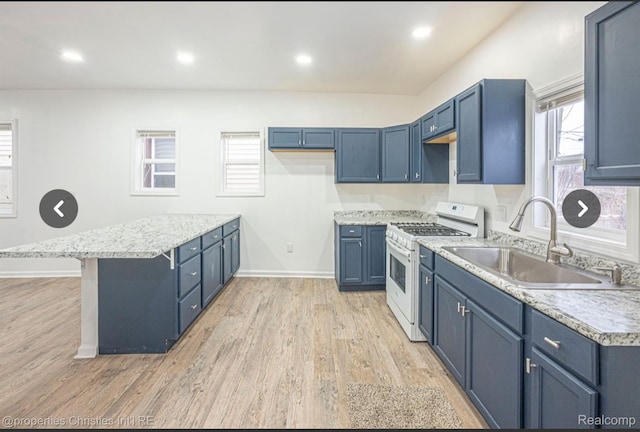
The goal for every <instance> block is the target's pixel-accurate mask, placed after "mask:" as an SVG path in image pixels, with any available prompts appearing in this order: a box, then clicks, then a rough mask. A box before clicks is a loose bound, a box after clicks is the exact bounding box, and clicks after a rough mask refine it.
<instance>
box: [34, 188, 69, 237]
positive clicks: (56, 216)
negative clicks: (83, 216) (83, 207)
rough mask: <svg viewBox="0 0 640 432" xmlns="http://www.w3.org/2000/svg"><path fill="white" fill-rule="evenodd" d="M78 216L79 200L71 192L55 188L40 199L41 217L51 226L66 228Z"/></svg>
mask: <svg viewBox="0 0 640 432" xmlns="http://www.w3.org/2000/svg"><path fill="white" fill-rule="evenodd" d="M76 216H78V202H77V201H76V199H75V197H74V196H73V195H72V194H71V192H69V191H66V190H64V189H54V190H52V191H49V192H47V193H46V194H45V195H44V196H43V197H42V199H41V200H40V217H41V218H42V220H43V221H44V223H46V224H47V225H49V226H50V227H53V228H64V227H67V226H69V225H71V224H72V223H73V221H74V220H76Z"/></svg>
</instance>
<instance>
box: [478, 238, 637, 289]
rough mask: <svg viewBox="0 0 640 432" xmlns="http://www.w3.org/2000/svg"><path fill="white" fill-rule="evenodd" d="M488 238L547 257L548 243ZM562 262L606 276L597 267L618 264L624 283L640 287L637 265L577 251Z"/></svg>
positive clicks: (520, 239)
mask: <svg viewBox="0 0 640 432" xmlns="http://www.w3.org/2000/svg"><path fill="white" fill-rule="evenodd" d="M487 238H488V239H489V240H493V241H495V242H497V243H500V244H504V245H508V246H513V247H516V248H520V249H524V250H526V251H527V252H530V253H532V254H535V255H540V256H543V257H545V256H547V243H542V242H538V241H534V240H529V239H524V238H522V237H516V236H512V235H509V234H505V233H502V232H498V231H493V230H489V233H488V235H487ZM562 261H563V262H565V263H567V264H569V265H573V266H576V267H579V268H581V269H584V270H589V271H593V272H595V273H599V274H605V275H610V274H609V273H607V272H603V271H600V270H595V267H612V266H613V265H614V264H618V265H619V266H620V269H621V270H622V282H623V283H627V284H631V285H638V286H640V266H637V265H635V266H634V265H630V264H624V263H619V262H615V261H613V260H611V259H609V258H603V257H599V256H596V255H588V254H585V253H582V252H577V251H574V253H573V256H572V257H570V258H562Z"/></svg>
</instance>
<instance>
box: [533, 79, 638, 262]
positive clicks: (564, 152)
mask: <svg viewBox="0 0 640 432" xmlns="http://www.w3.org/2000/svg"><path fill="white" fill-rule="evenodd" d="M582 88H583V86H582V81H581V77H580V81H579V82H576V78H574V80H573V83H570V84H567V85H565V86H564V87H563V88H560V89H558V86H556V87H555V90H554V91H551V92H547V93H546V94H543V95H540V93H544V92H539V93H538V98H537V100H536V114H535V120H534V130H535V145H534V149H535V151H534V158H533V159H534V176H535V178H534V182H533V185H534V186H533V187H534V191H533V193H534V195H542V196H546V197H547V198H549V199H550V200H551V201H553V202H554V204H555V207H556V210H557V216H558V230H559V231H560V232H561V233H563V235H564V236H565V237H567V238H571V243H572V244H573V245H575V246H577V247H582V248H583V249H588V250H590V251H593V252H596V253H600V254H603V255H608V256H613V255H615V256H616V257H623V258H627V259H629V260H633V261H636V260H637V245H635V244H634V243H635V242H633V241H632V238H633V237H631V235H632V234H633V232H628V229H627V228H628V227H629V226H630V224H632V221H631V220H630V219H629V218H630V217H632V218H633V217H634V216H632V215H631V214H629V213H628V211H627V210H628V208H630V206H631V205H637V191H635V192H634V191H632V190H631V188H627V187H622V186H618V187H608V186H585V185H584V169H583V164H584V96H583V90H582ZM576 189H586V190H589V191H591V192H593V193H594V194H595V195H596V196H597V197H598V199H599V200H600V205H601V211H600V217H599V219H598V220H597V221H596V223H595V224H594V225H592V226H590V227H588V228H582V229H581V228H575V227H573V226H571V225H569V224H568V223H567V222H566V221H565V220H564V218H563V216H562V202H563V200H564V198H565V197H566V196H567V194H568V193H569V192H571V191H573V190H576ZM631 213H632V214H635V212H631ZM549 224H550V220H549V212H548V211H547V210H546V208H544V207H543V206H540V207H538V208H536V209H535V210H534V218H533V228H534V232H535V231H536V230H537V231H538V234H539V235H540V236H541V237H544V238H545V239H547V240H548V229H549ZM636 225H637V223H636ZM631 231H633V229H631Z"/></svg>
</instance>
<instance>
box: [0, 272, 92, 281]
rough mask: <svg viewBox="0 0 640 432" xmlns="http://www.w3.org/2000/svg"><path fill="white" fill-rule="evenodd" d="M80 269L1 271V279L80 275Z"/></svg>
mask: <svg viewBox="0 0 640 432" xmlns="http://www.w3.org/2000/svg"><path fill="white" fill-rule="evenodd" d="M80 276H81V273H80V270H25V271H0V279H14V278H15V279H17V278H63V277H80Z"/></svg>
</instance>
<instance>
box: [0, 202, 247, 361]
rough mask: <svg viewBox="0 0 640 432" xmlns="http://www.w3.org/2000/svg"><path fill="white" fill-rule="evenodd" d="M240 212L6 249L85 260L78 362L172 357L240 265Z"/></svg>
mask: <svg viewBox="0 0 640 432" xmlns="http://www.w3.org/2000/svg"><path fill="white" fill-rule="evenodd" d="M239 222H240V215H237V214H167V215H160V216H152V217H147V218H143V219H138V220H135V221H131V222H127V223H123V224H117V225H111V226H108V227H104V228H99V229H94V230H88V231H84V232H80V233H76V234H72V235H68V236H63V237H58V238H53V239H49V240H45V241H41V242H35V243H30V244H26V245H21V246H16V247H12V248H7V249H3V250H0V258H77V259H79V260H80V261H81V296H82V298H81V341H80V347H79V348H78V353H77V355H76V358H93V357H95V356H96V355H97V354H98V353H100V354H103V353H104V354H106V353H136V352H166V351H167V350H168V349H169V348H170V347H171V346H172V345H173V343H175V341H176V340H177V339H178V338H179V337H180V336H181V335H182V333H183V332H184V330H186V328H187V327H188V326H189V325H190V324H191V323H192V322H193V320H195V318H196V317H197V315H198V314H199V312H200V311H201V310H202V309H203V308H204V307H205V306H206V305H207V304H208V303H209V302H210V301H211V300H212V299H213V297H214V296H215V295H216V294H217V293H218V292H219V291H220V289H221V288H222V287H223V286H224V284H225V283H226V282H228V280H229V279H230V278H231V276H232V275H233V274H234V273H235V272H236V271H237V269H238V267H239V262H240V253H239V252H240V250H239V238H240V237H239V236H240V231H239V227H240V223H239Z"/></svg>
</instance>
